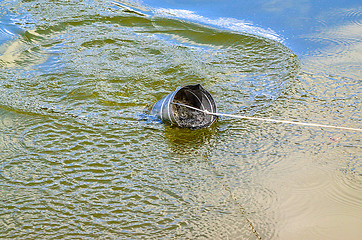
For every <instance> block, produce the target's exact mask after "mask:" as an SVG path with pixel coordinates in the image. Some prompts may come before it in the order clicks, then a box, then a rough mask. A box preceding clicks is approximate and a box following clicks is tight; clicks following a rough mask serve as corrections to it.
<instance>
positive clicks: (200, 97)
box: [151, 84, 217, 129]
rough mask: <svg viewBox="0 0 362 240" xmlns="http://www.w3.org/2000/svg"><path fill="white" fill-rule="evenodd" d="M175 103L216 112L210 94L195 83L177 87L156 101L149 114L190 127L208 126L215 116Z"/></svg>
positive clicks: (180, 125)
mask: <svg viewBox="0 0 362 240" xmlns="http://www.w3.org/2000/svg"><path fill="white" fill-rule="evenodd" d="M175 103H176V104H175ZM177 103H180V104H183V105H187V106H191V107H194V108H197V109H200V110H207V111H209V112H211V113H216V112H217V111H216V104H215V101H214V99H213V98H212V96H211V94H210V93H209V92H208V91H206V90H205V89H204V88H203V87H202V86H201V85H200V84H196V85H188V86H185V87H179V88H177V89H176V91H174V92H172V93H170V94H169V95H167V96H166V97H165V98H163V99H161V100H160V101H158V102H156V103H155V104H154V106H153V107H152V110H151V114H154V115H157V116H158V117H159V118H160V119H161V120H162V121H164V122H168V123H170V124H172V125H177V126H179V127H181V128H191V129H198V128H204V127H209V126H211V124H213V123H214V122H215V120H216V118H217V117H216V116H214V115H211V114H206V113H203V112H200V111H197V110H193V109H190V108H188V107H185V106H182V105H177Z"/></svg>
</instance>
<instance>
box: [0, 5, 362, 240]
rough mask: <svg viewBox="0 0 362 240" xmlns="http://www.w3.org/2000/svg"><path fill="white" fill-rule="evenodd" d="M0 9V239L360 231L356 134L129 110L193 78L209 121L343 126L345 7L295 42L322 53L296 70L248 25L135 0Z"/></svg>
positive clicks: (289, 57)
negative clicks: (212, 113)
mask: <svg viewBox="0 0 362 240" xmlns="http://www.w3.org/2000/svg"><path fill="white" fill-rule="evenodd" d="M270 4H271V5H273V4H272V3H269V5H268V4H266V6H268V9H269V10H270V9H273V8H272V6H271V5H270ZM273 6H274V7H275V5H273ZM0 8H1V9H2V10H3V11H2V14H3V16H2V17H0V33H1V34H2V36H1V38H0V41H1V45H0V79H1V81H0V179H1V181H0V193H1V194H0V199H1V203H2V204H1V211H0V236H1V237H3V238H18V239H24V238H29V239H53V238H59V239H64V238H70V239H77V238H84V237H85V238H90V239H98V238H105V239H119V238H130V239H138V238H139V239H145V238H157V239H158V238H167V239H168V238H176V239H179V238H180V239H228V238H229V239H306V238H321V239H323V238H328V239H333V238H335V239H338V238H345V237H346V238H351V239H353V238H356V236H359V235H360V232H359V231H360V230H359V228H358V226H360V225H361V221H360V220H359V219H360V214H361V208H360V204H359V203H360V193H359V186H360V184H361V169H360V160H359V159H361V154H360V134H359V133H354V132H343V131H336V130H327V129H319V128H303V127H297V126H286V125H280V124H270V123H260V122H252V121H241V120H236V119H226V118H221V119H220V120H219V121H218V122H217V123H216V124H214V125H213V126H212V127H211V128H208V129H201V130H196V131H193V130H189V129H179V128H176V127H171V126H168V125H164V124H162V123H161V122H160V121H157V120H155V119H153V118H152V117H149V116H144V115H143V113H142V112H143V109H144V108H145V107H146V106H148V105H150V104H152V103H154V102H156V101H157V100H159V99H161V98H163V97H164V96H165V95H167V94H168V93H170V92H172V91H174V89H175V88H176V87H178V86H184V85H188V84H194V83H200V84H202V85H203V86H205V88H206V89H207V90H208V91H210V92H211V94H212V95H213V97H214V98H215V100H216V102H217V104H218V109H220V111H221V112H225V113H232V114H243V115H252V116H260V117H270V118H279V119H290V120H292V119H296V120H299V121H304V122H308V121H309V122H318V123H321V124H333V125H345V126H347V127H358V125H359V123H360V122H359V119H360V116H359V110H360V109H361V104H360V97H359V95H358V93H359V92H360V91H359V89H360V81H359V80H358V79H359V78H360V72H358V71H355V69H357V67H360V63H359V62H360V61H359V60H360V58H359V55H358V54H354V52H357V51H359V45H358V42H359V40H360V37H359V36H360V34H358V33H359V31H360V21H359V20H358V16H360V11H359V10H358V9H357V10H354V11H353V10H352V9H351V10H345V12H343V11H339V12H338V11H337V12H335V14H336V16H341V17H342V18H344V17H345V18H348V19H349V18H352V19H353V20H351V21H346V22H347V23H346V25H345V26H344V27H343V26H339V25H338V26H336V27H334V28H332V27H326V28H324V29H322V30H323V31H321V32H320V33H319V34H314V35H304V36H301V38H304V39H306V41H321V42H323V47H321V48H319V49H320V50H318V51H317V50H315V52H313V51H311V52H310V53H309V55H304V56H301V59H302V69H300V62H299V60H298V59H297V57H296V55H295V54H294V53H293V52H292V51H291V50H289V49H288V48H286V47H285V46H283V45H282V44H281V43H280V41H281V39H283V37H281V36H278V35H277V34H276V33H275V32H274V31H272V30H269V29H268V30H265V29H267V28H265V29H264V28H261V27H260V26H257V27H256V26H253V25H252V24H251V23H249V22H248V21H247V20H242V19H240V20H236V19H232V18H221V17H215V18H211V17H206V16H202V15H200V14H197V13H196V12H194V11H192V10H188V9H183V10H180V9H175V8H173V7H172V6H170V7H168V8H153V7H152V6H143V5H142V4H140V3H134V2H126V3H124V2H117V3H112V2H109V1H85V2H79V1H67V2H57V1H54V2H49V1H41V0H39V1H30V2H22V1H19V2H17V3H12V1H3V2H1V3H0ZM287 9H288V6H287ZM275 10H276V11H277V10H278V9H275ZM352 12H354V14H351V13H352ZM321 18H323V16H321ZM213 19H216V20H213ZM356 19H357V20H356ZM332 36H334V37H335V38H332ZM331 39H336V40H335V41H331ZM326 40H327V41H326ZM284 41H286V40H284ZM325 42H330V43H331V44H330V45H329V46H328V47H325V46H327V45H328V44H326V43H325ZM351 63H353V64H351ZM332 68H333V69H332ZM347 72H348V74H347ZM345 73H346V74H345Z"/></svg>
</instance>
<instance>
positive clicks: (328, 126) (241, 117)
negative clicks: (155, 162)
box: [172, 102, 362, 132]
mask: <svg viewBox="0 0 362 240" xmlns="http://www.w3.org/2000/svg"><path fill="white" fill-rule="evenodd" d="M172 104H175V105H179V106H183V107H187V108H190V109H193V110H196V111H199V112H202V113H205V114H208V115H214V116H218V117H231V118H239V119H248V120H259V121H267V122H275V123H286V124H294V125H303V126H311V127H323V128H334V129H342V130H350V131H358V132H362V129H360V128H349V127H339V126H332V125H324V124H316V123H305V122H293V121H286V120H276V119H270V118H258V117H248V116H239V115H232V114H225V113H212V112H209V111H207V110H201V109H198V108H195V107H191V106H189V105H185V104H182V103H176V102H172Z"/></svg>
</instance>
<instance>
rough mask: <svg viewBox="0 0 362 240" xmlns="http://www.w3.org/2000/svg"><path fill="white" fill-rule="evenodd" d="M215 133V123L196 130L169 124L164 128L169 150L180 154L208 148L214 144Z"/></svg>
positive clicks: (216, 133) (216, 131)
mask: <svg viewBox="0 0 362 240" xmlns="http://www.w3.org/2000/svg"><path fill="white" fill-rule="evenodd" d="M217 135H218V127H217V125H215V124H214V125H213V126H211V127H208V128H203V129H197V130H191V129H187V128H178V127H175V126H170V125H169V126H166V127H165V130H164V136H165V138H166V139H167V142H168V145H169V147H170V150H171V151H172V152H174V153H177V154H181V155H188V154H195V153H199V152H202V151H205V150H207V149H209V148H210V147H212V145H214V142H215V139H216V138H217Z"/></svg>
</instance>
